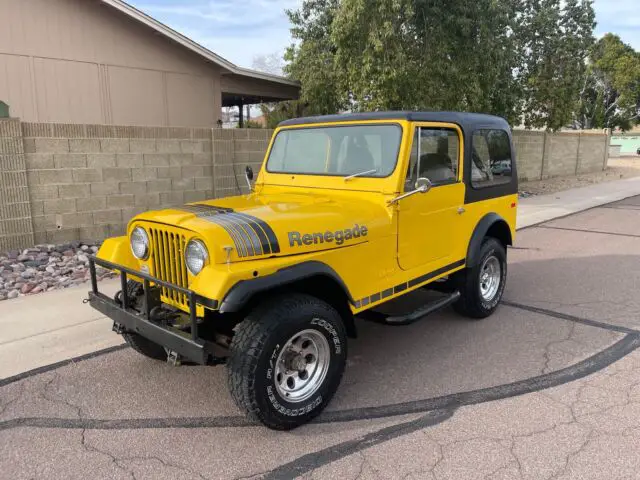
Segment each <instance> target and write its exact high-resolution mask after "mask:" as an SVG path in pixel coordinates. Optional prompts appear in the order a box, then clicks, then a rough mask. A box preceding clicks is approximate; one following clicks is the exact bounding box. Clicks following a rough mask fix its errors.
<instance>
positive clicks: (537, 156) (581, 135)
mask: <svg viewBox="0 0 640 480" xmlns="http://www.w3.org/2000/svg"><path fill="white" fill-rule="evenodd" d="M513 140H514V147H515V150H516V157H517V161H518V178H519V179H520V180H521V181H527V180H541V179H545V178H550V177H559V176H567V175H577V174H580V173H588V172H596V171H601V170H604V169H605V168H606V167H607V160H608V153H609V140H610V137H609V136H608V135H606V134H604V133H595V132H561V133H547V132H533V131H526V130H515V131H514V132H513Z"/></svg>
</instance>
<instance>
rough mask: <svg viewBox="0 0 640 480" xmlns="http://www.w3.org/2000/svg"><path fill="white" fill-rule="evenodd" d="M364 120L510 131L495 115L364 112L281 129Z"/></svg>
mask: <svg viewBox="0 0 640 480" xmlns="http://www.w3.org/2000/svg"><path fill="white" fill-rule="evenodd" d="M364 120H389V121H391V120H409V121H411V122H447V123H455V124H457V125H460V127H462V128H463V129H464V130H468V131H469V130H474V129H477V128H485V127H493V128H501V129H506V130H509V125H508V124H507V121H506V120H505V119H504V118H502V117H496V116H495V115H486V114H484V113H467V112H411V111H399V112H363V113H344V114H340V115H322V116H317V117H302V118H292V119H291V120H285V121H284V122H280V125H279V126H280V127H288V126H291V125H309V124H314V123H331V122H357V121H364Z"/></svg>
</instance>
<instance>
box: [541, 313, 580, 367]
mask: <svg viewBox="0 0 640 480" xmlns="http://www.w3.org/2000/svg"><path fill="white" fill-rule="evenodd" d="M576 325H577V323H576V322H571V323H570V324H569V331H568V332H567V335H566V337H565V338H561V339H559V340H553V341H551V342H549V343H547V344H546V345H545V347H544V353H543V354H542V356H543V358H544V360H545V362H544V366H543V367H542V371H541V372H540V373H549V372H550V371H551V366H550V363H551V347H552V346H555V345H561V344H562V343H564V342H566V341H568V340H570V339H571V337H572V336H573V334H574V333H575V331H576Z"/></svg>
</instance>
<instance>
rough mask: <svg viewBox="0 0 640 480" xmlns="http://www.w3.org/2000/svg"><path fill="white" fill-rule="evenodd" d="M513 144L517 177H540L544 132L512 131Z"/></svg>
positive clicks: (525, 178) (526, 178) (527, 178)
mask: <svg viewBox="0 0 640 480" xmlns="http://www.w3.org/2000/svg"><path fill="white" fill-rule="evenodd" d="M513 144H514V145H513V146H514V149H515V151H516V160H517V167H518V178H519V179H520V180H522V181H527V180H534V179H540V178H541V176H542V158H543V156H544V145H545V134H544V132H527V131H524V130H514V131H513Z"/></svg>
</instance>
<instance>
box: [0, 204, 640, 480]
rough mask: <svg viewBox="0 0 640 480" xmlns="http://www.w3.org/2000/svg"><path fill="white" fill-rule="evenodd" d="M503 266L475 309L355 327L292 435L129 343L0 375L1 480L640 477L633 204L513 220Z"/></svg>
mask: <svg viewBox="0 0 640 480" xmlns="http://www.w3.org/2000/svg"><path fill="white" fill-rule="evenodd" d="M509 268H510V270H509V279H508V287H507V291H506V293H505V301H504V304H503V305H502V306H501V307H500V308H499V310H498V311H497V312H496V313H495V314H494V315H493V316H492V317H490V318H488V319H486V320H483V321H480V322H475V321H469V320H466V319H463V318H460V317H458V316H456V314H455V313H454V312H453V311H451V310H446V311H443V312H440V313H437V314H434V315H432V316H430V317H428V318H425V319H424V320H422V321H420V322H418V323H416V324H414V325H411V326H406V327H387V326H382V325H378V324H375V323H370V322H364V321H362V322H361V323H360V324H359V333H360V338H359V339H357V340H355V341H351V343H350V345H349V348H350V358H349V361H348V367H347V371H346V374H345V377H344V379H343V382H342V385H341V386H340V389H339V391H338V393H337V395H336V397H335V398H334V400H333V401H332V403H331V404H330V406H329V408H328V410H327V411H326V412H325V413H324V414H323V415H321V416H320V417H319V419H318V420H317V421H316V422H315V423H313V424H310V425H306V426H303V427H301V428H299V429H297V430H295V431H292V432H285V433H283V432H274V431H270V430H267V429H266V428H263V427H261V426H256V425H250V424H248V423H247V422H246V420H245V419H244V417H243V416H242V415H241V414H240V412H239V411H238V410H237V409H236V408H235V407H234V405H233V403H232V401H231V399H230V397H229V395H228V393H227V390H226V385H225V381H226V377H225V372H224V369H223V368H222V367H181V368H174V367H170V366H168V365H166V364H164V363H161V362H153V361H151V360H148V359H145V358H143V357H141V356H139V355H137V354H135V353H134V352H133V351H131V350H130V349H128V348H119V347H116V348H115V349H112V350H110V351H107V352H100V353H99V354H97V355H94V356H91V358H86V359H82V360H80V361H75V362H72V363H68V364H64V365H59V366H56V367H55V368H49V369H43V370H42V371H40V372H38V373H36V374H28V375H24V376H22V377H20V378H15V377H14V378H11V379H7V380H4V381H0V477H2V478H11V479H22V478H25V479H26V478H46V479H50V478H51V479H54V478H55V479H58V478H65V479H72V478H96V479H99V478H118V479H119V478H123V479H136V480H142V479H147V478H149V479H155V478H185V479H191V478H207V479H209V478H210V479H238V478H253V477H255V478H268V479H274V478H294V477H297V476H300V477H303V478H345V479H349V478H363V479H366V478H398V479H400V478H403V479H408V478H414V479H438V480H440V479H463V478H464V479H469V478H491V479H517V478H531V479H545V478H561V479H570V478H576V479H577V478H580V479H582V478H594V479H599V478H625V479H628V478H640V456H638V455H637V452H638V445H639V444H640V348H639V347H640V296H639V295H638V289H639V286H640V197H635V198H631V199H628V200H623V201H621V202H617V203H614V204H610V205H606V206H604V207H600V208H595V209H592V210H589V211H586V212H583V213H580V214H576V215H572V216H570V217H566V218H562V219H558V220H554V221H551V222H548V223H544V224H542V225H539V226H536V227H531V228H527V229H525V230H522V231H520V232H519V235H518V240H517V246H516V247H515V248H513V249H511V250H510V251H509ZM420 295H423V294H416V295H412V298H408V299H405V300H404V301H403V302H402V304H400V305H395V306H394V308H398V309H402V308H406V306H407V305H408V304H410V303H414V302H415V303H419V302H420V301H421V298H420Z"/></svg>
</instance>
